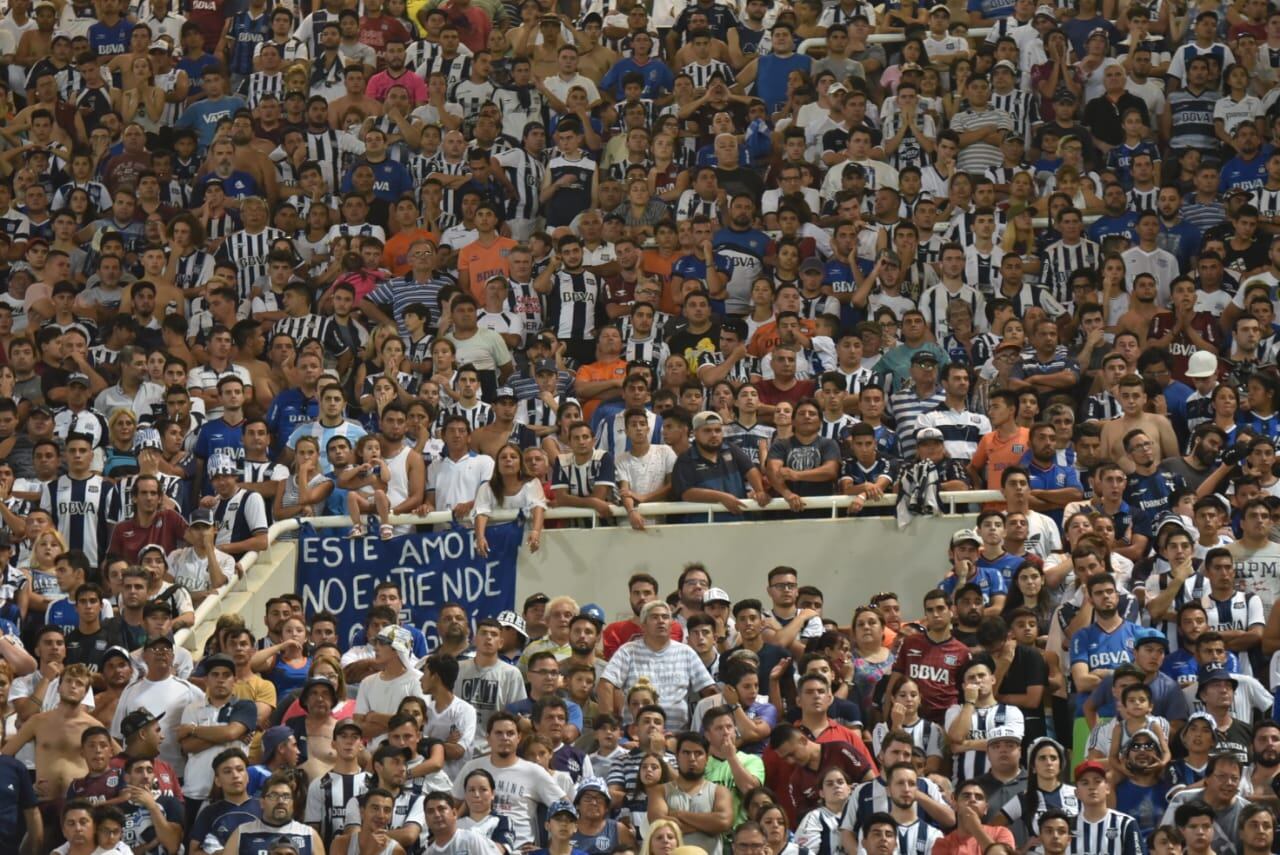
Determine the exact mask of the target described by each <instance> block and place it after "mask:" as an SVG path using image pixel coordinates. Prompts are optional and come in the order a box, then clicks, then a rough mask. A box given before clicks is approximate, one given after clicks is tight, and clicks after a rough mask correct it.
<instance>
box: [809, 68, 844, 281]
mask: <svg viewBox="0 0 1280 855" xmlns="http://www.w3.org/2000/svg"><path fill="white" fill-rule="evenodd" d="M848 91H849V88H848V87H847V86H845V85H844V84H843V83H832V84H831V85H830V86H828V87H827V94H828V95H834V94H836V93H837V92H848ZM800 269H801V270H804V266H803V265H801V267H800Z"/></svg>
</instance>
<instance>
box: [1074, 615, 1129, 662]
mask: <svg viewBox="0 0 1280 855" xmlns="http://www.w3.org/2000/svg"><path fill="white" fill-rule="evenodd" d="M1138 629H1139V627H1138V625H1137V624H1136V623H1133V622H1132V621H1127V620H1126V621H1123V622H1122V623H1121V624H1120V626H1118V627H1116V629H1115V630H1114V631H1112V632H1107V631H1106V630H1104V629H1103V628H1102V627H1100V626H1098V625H1097V624H1096V623H1091V624H1089V625H1088V626H1086V627H1085V628H1083V629H1081V630H1078V631H1077V632H1076V634H1075V635H1073V636H1071V664H1072V665H1073V666H1074V665H1075V664H1076V663H1078V662H1083V663H1085V664H1087V665H1088V666H1089V670H1090V671H1100V670H1107V671H1113V670H1115V669H1116V668H1117V667H1119V666H1120V665H1123V664H1125V663H1126V662H1132V661H1133V636H1134V633H1136V632H1137V631H1138Z"/></svg>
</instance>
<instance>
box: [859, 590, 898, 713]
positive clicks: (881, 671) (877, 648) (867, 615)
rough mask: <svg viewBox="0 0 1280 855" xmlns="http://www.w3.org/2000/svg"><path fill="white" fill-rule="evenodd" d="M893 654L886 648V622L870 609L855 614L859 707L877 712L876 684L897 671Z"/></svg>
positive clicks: (860, 608) (865, 607)
mask: <svg viewBox="0 0 1280 855" xmlns="http://www.w3.org/2000/svg"><path fill="white" fill-rule="evenodd" d="M894 658H895V657H894V655H893V651H892V650H890V649H889V648H888V647H886V646H885V644H884V618H883V617H881V616H880V612H878V611H876V610H875V609H873V608H871V607H870V606H859V607H858V608H857V609H856V610H855V611H854V613H853V688H854V691H855V692H857V701H858V705H859V706H860V707H862V709H864V710H871V709H875V708H876V703H875V694H876V684H877V683H879V682H880V681H881V680H882V679H884V677H885V675H887V674H888V673H889V671H890V670H892V668H893V661H894Z"/></svg>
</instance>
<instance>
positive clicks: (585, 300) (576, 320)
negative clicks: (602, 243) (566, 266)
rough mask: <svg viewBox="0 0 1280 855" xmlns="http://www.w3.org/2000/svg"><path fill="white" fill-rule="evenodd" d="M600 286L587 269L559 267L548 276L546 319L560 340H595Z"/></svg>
mask: <svg viewBox="0 0 1280 855" xmlns="http://www.w3.org/2000/svg"><path fill="white" fill-rule="evenodd" d="M602 290H603V288H602V287H601V282H600V279H599V277H597V276H596V275H595V274H594V273H592V272H591V271H590V270H582V271H579V272H578V273H570V272H569V271H567V270H559V271H557V272H556V273H555V274H554V275H553V276H552V277H551V292H550V293H549V294H547V295H546V298H547V319H548V320H549V321H550V323H551V325H552V326H553V327H554V328H555V331H556V338H558V339H560V340H561V341H595V338H596V322H597V320H598V318H597V315H598V313H599V310H600V305H601V303H600V298H601V292H602Z"/></svg>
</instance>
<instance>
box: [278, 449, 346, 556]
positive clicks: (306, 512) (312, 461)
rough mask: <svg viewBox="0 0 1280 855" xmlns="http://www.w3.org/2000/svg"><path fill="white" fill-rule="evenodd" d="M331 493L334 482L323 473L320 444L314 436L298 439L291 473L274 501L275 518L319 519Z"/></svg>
mask: <svg viewBox="0 0 1280 855" xmlns="http://www.w3.org/2000/svg"><path fill="white" fill-rule="evenodd" d="M332 492H333V480H332V479H330V478H329V477H328V476H326V475H323V474H321V472H320V441H319V440H317V439H316V438H315V437H311V436H304V437H299V438H298V441H297V443H296V445H295V447H294V459H293V465H292V472H290V473H289V477H288V478H286V479H285V482H284V486H283V487H282V488H281V489H280V490H278V491H276V496H275V498H274V499H272V500H271V511H272V514H273V519H275V520H287V519H290V518H292V517H297V516H303V517H313V516H316V515H317V513H318V512H319V510H320V509H321V508H323V507H324V503H325V500H326V499H328V498H329V494H330V493H332ZM294 536H295V537H296V534H295V535H294Z"/></svg>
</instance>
